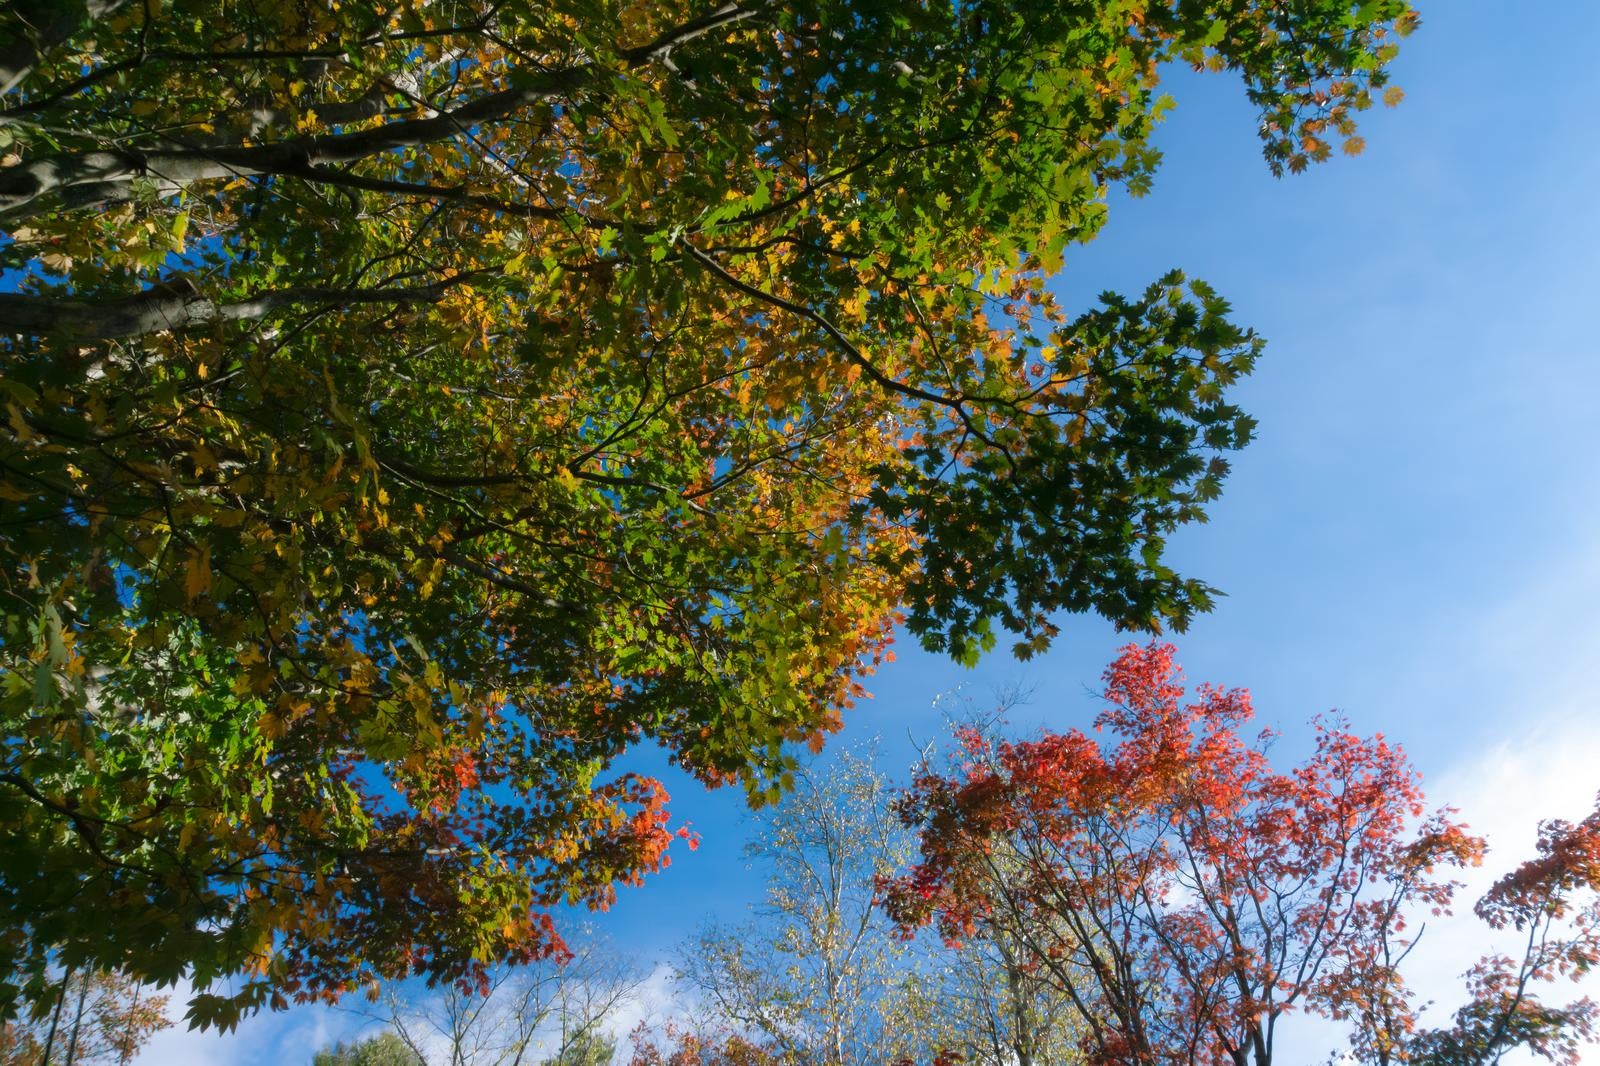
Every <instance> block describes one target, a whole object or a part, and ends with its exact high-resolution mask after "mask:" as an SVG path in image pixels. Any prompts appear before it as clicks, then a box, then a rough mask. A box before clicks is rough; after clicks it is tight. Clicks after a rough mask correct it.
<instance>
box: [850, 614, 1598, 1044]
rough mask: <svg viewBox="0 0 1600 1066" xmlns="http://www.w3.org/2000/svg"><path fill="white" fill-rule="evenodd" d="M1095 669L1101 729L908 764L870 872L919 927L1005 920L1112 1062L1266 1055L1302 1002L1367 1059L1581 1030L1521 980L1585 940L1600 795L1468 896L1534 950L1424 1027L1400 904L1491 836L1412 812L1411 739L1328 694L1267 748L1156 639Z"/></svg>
mask: <svg viewBox="0 0 1600 1066" xmlns="http://www.w3.org/2000/svg"><path fill="white" fill-rule="evenodd" d="M1105 680H1106V690H1105V695H1106V698H1107V700H1108V704H1109V705H1108V707H1107V708H1106V710H1105V711H1104V712H1103V713H1101V714H1100V716H1099V717H1098V718H1097V719H1096V722H1095V726H1096V729H1097V731H1105V732H1109V733H1110V734H1111V735H1112V736H1113V737H1115V738H1117V742H1116V743H1115V744H1114V745H1108V744H1103V743H1101V742H1099V741H1098V740H1096V739H1094V738H1092V737H1090V736H1088V735H1086V734H1084V733H1082V732H1079V731H1076V730H1074V731H1070V732H1065V733H1044V734H1042V735H1040V736H1038V737H1037V738H1035V739H1032V740H1027V741H1005V740H999V739H995V738H993V737H990V736H988V735H986V734H985V733H983V732H982V731H979V730H976V729H961V730H958V731H957V739H958V741H959V750H958V752H957V753H956V754H955V756H954V757H953V759H952V762H951V765H950V766H949V767H947V768H946V769H945V770H944V771H942V772H941V771H938V770H934V769H931V768H925V769H924V770H923V771H922V772H920V773H919V774H918V776H917V777H916V778H915V779H914V781H913V785H912V788H911V790H910V791H909V792H908V793H907V794H906V796H905V797H904V799H903V800H902V801H901V813H902V816H903V817H904V818H905V820H906V821H907V823H908V824H909V825H911V826H914V827H916V828H917V829H918V830H919V832H920V837H921V856H920V861H919V862H918V863H917V864H915V865H914V866H913V867H912V868H911V869H909V870H908V871H905V872H904V873H903V874H902V875H900V876H898V877H895V878H892V879H888V880H886V881H884V882H883V883H881V885H880V890H881V893H882V895H883V899H884V902H885V904H886V906H887V907H888V909H889V911H890V913H891V914H892V915H893V916H894V918H895V919H896V921H897V922H898V923H899V924H900V926H901V928H902V930H904V931H906V932H907V934H908V935H909V934H910V933H911V932H912V931H914V930H915V929H916V928H918V927H921V926H924V925H929V924H931V925H934V926H936V927H937V928H938V930H939V931H940V932H941V933H942V934H943V935H944V936H945V937H946V938H947V939H957V940H958V939H962V938H966V937H969V936H974V935H979V936H981V935H987V934H989V933H992V932H993V931H996V930H1004V931H1005V933H1006V934H1007V935H1009V936H1010V937H1012V938H1014V939H1015V940H1016V941H1017V942H1019V943H1021V944H1023V945H1024V946H1025V947H1026V949H1027V951H1028V953H1029V955H1030V957H1031V959H1030V961H1031V963H1032V965H1034V966H1036V967H1038V968H1039V969H1040V971H1041V972H1042V973H1045V974H1047V975H1048V976H1049V978H1050V979H1051V980H1052V981H1053V982H1054V983H1056V984H1057V985H1059V986H1060V987H1061V988H1062V989H1063V990H1065V991H1066V992H1067V993H1068V995H1069V999H1070V1001H1071V1002H1072V1004H1073V1006H1074V1008H1075V1012H1076V1013H1077V1015H1078V1016H1079V1020H1080V1023H1081V1025H1082V1034H1083V1035H1082V1043H1083V1052H1084V1056H1085V1059H1086V1061H1087V1062H1089V1063H1091V1064H1103V1066H1110V1064H1119V1066H1120V1064H1140V1066H1143V1064H1157V1063H1162V1064H1167V1063H1172V1064H1176V1063H1184V1064H1206V1066H1210V1064H1235V1066H1268V1064H1270V1063H1271V1061H1272V1054H1273V1046H1274V1040H1275V1037H1276V1036H1277V1033H1278V1023H1279V1021H1280V1020H1281V1019H1282V1018H1283V1017H1284V1016H1285V1015H1286V1014H1288V1013H1290V1012H1292V1011H1296V1010H1299V1011H1310V1012H1313V1013H1318V1014H1323V1015H1326V1016H1330V1017H1335V1018H1338V1019H1341V1020H1345V1021H1348V1022H1349V1023H1351V1025H1352V1028H1353V1030H1354V1035H1353V1037H1352V1047H1353V1048H1354V1050H1355V1051H1356V1052H1357V1054H1358V1055H1359V1056H1360V1057H1361V1058H1363V1059H1364V1060H1365V1061H1369V1062H1397V1063H1398V1062H1413V1063H1422V1062H1438V1063H1445V1062H1449V1063H1451V1064H1452V1066H1464V1064H1466V1063H1478V1062H1484V1063H1487V1062H1493V1061H1495V1056H1496V1055H1497V1054H1498V1053H1503V1051H1504V1050H1505V1048H1506V1047H1509V1046H1514V1045H1516V1044H1521V1045H1524V1046H1528V1047H1531V1048H1533V1049H1534V1050H1536V1051H1539V1052H1541V1053H1543V1054H1545V1055H1546V1057H1550V1058H1557V1057H1562V1056H1567V1054H1568V1049H1570V1048H1572V1047H1575V1046H1576V1040H1577V1039H1578V1038H1579V1037H1581V1036H1583V1035H1586V1032H1587V1030H1586V1026H1587V1024H1588V1019H1589V1008H1588V1007H1587V1006H1586V1005H1585V1003H1583V1002H1580V1003H1579V1004H1576V1005H1574V1006H1573V1007H1570V1008H1562V1009H1559V1010H1556V1009H1548V1010H1547V1009H1545V1008H1542V1007H1539V1006H1538V1005H1537V1002H1536V1001H1535V1000H1533V998H1532V997H1531V996H1530V995H1529V993H1528V985H1529V984H1530V982H1532V981H1535V980H1539V979H1541V978H1544V977H1548V976H1551V975H1553V974H1556V973H1569V974H1575V973H1578V972H1581V971H1582V970H1583V969H1584V968H1585V967H1587V966H1588V965H1589V964H1591V963H1592V962H1593V961H1594V960H1595V958H1596V955H1595V952H1594V937H1593V929H1594V926H1595V925H1596V924H1597V923H1596V921H1595V912H1594V911H1593V909H1592V908H1591V909H1590V910H1587V911H1583V912H1582V913H1581V914H1579V913H1577V911H1575V910H1574V908H1575V907H1576V904H1574V903H1573V902H1572V900H1573V898H1574V896H1573V894H1574V893H1575V892H1577V891H1578V890H1580V889H1582V888H1584V887H1587V888H1588V889H1593V888H1596V887H1600V848H1597V844H1596V841H1597V837H1600V815H1597V817H1596V818H1595V819H1591V820H1590V821H1589V822H1585V823H1583V826H1581V827H1571V826H1566V825H1565V824H1564V823H1555V824H1552V826H1550V827H1547V832H1546V840H1545V844H1546V847H1545V858H1544V859H1543V860H1541V861H1542V863H1543V865H1540V863H1539V862H1536V863H1533V864H1530V865H1529V866H1528V867H1524V868H1523V870H1520V871H1518V872H1517V873H1516V874H1513V875H1512V876H1511V877H1508V878H1507V879H1506V880H1504V881H1502V882H1501V883H1500V885H1499V886H1497V887H1496V888H1495V890H1494V891H1493V892H1491V893H1490V895H1489V896H1488V897H1486V899H1485V901H1484V903H1483V904H1481V905H1480V907H1479V914H1480V915H1481V916H1483V917H1484V918H1485V919H1486V920H1488V921H1489V923H1490V924H1491V925H1496V926H1501V925H1507V924H1514V925H1516V926H1517V927H1518V928H1524V927H1525V926H1532V927H1537V931H1535V932H1531V933H1530V936H1531V938H1532V939H1530V947H1529V951H1528V954H1527V957H1526V958H1525V959H1524V960H1523V961H1522V962H1520V963H1519V962H1514V961H1513V960H1511V959H1508V958H1506V959H1503V958H1498V957H1496V958H1491V959H1486V960H1485V961H1484V962H1483V963H1482V964H1480V967H1479V968H1478V970H1477V971H1475V972H1476V973H1477V977H1476V978H1475V979H1474V981H1473V982H1472V983H1471V986H1470V991H1471V993H1472V1001H1471V1003H1470V1004H1469V1005H1468V1007H1465V1008H1463V1010H1462V1012H1461V1013H1460V1014H1458V1017H1457V1022H1456V1024H1455V1025H1454V1026H1453V1027H1452V1028H1449V1029H1445V1030H1437V1031H1427V1032H1423V1031H1419V1026H1418V1021H1417V1011H1416V1008H1415V1007H1414V1005H1413V1003H1412V1000H1411V997H1410V994H1409V993H1408V990H1407V988H1406V986H1405V983H1404V981H1403V980H1402V979H1401V976H1400V970H1399V964H1400V962H1401V961H1402V960H1403V958H1404V957H1405V955H1406V953H1407V952H1408V951H1409V950H1410V946H1411V944H1413V943H1414V942H1415V938H1414V936H1413V935H1412V934H1411V932H1410V931H1409V930H1408V928H1407V922H1408V921H1409V920H1411V919H1413V918H1414V917H1415V916H1416V915H1417V914H1418V913H1419V912H1422V913H1426V912H1429V911H1431V912H1432V913H1434V914H1439V913H1443V912H1445V911H1447V910H1448V908H1449V905H1450V903H1451V899H1452V895H1453V893H1454V891H1455V889H1456V888H1457V887H1459V886H1458V883H1457V882H1455V881H1453V880H1451V879H1450V877H1449V876H1448V871H1449V870H1450V869H1451V868H1459V867H1461V866H1464V865H1476V864H1477V863H1478V862H1479V860H1480V858H1481V856H1482V854H1483V850H1484V849H1483V842H1482V841H1481V840H1479V839H1477V838H1475V837H1472V836H1470V835H1468V834H1467V832H1466V831H1465V829H1464V827H1463V826H1462V825H1460V824H1459V823H1457V822H1456V821H1454V820H1453V818H1452V817H1451V814H1452V812H1451V811H1449V810H1448V809H1446V810H1443V811H1440V812H1437V813H1434V814H1431V815H1425V814H1424V807H1423V796H1422V792H1421V789H1420V787H1419V778H1418V775H1417V773H1416V772H1415V771H1414V770H1413V769H1412V767H1411V766H1410V764H1409V762H1408V761H1407V759H1406V757H1405V755H1404V753H1403V752H1402V751H1401V750H1400V749H1399V748H1398V747H1397V746H1395V745H1393V744H1391V743H1389V742H1388V741H1386V740H1385V739H1384V738H1383V737H1382V735H1378V736H1374V737H1370V738H1363V737H1359V736H1357V735H1355V734H1353V733H1351V732H1350V731H1349V729H1348V727H1347V725H1346V723H1344V722H1343V721H1342V720H1340V719H1337V718H1322V719H1318V720H1317V721H1316V722H1315V723H1314V725H1315V734H1316V745H1315V750H1314V752H1313V753H1312V755H1311V756H1310V757H1309V758H1308V759H1307V760H1306V761H1304V762H1303V763H1301V764H1300V765H1298V766H1295V767H1294V768H1292V769H1290V770H1288V771H1286V772H1281V771H1278V770H1275V769H1274V768H1273V767H1272V766H1271V764H1270V762H1269V760H1268V757H1267V748H1268V745H1269V742H1270V740H1271V739H1272V734H1271V733H1270V732H1266V731H1264V732H1262V733H1260V734H1259V735H1258V736H1257V737H1255V738H1253V739H1248V740H1247V739H1246V738H1245V737H1244V736H1242V735H1241V730H1243V729H1245V728H1246V727H1247V726H1248V724H1249V723H1250V720H1251V718H1252V716H1253V712H1252V709H1251V704H1250V696H1249V693H1248V692H1246V691H1244V690H1242V689H1222V688H1217V687H1213V686H1201V687H1199V688H1198V689H1197V690H1196V692H1195V694H1194V696H1193V698H1186V693H1185V690H1184V688H1183V687H1182V685H1181V684H1180V680H1181V678H1180V674H1179V671H1178V668H1177V666H1176V664H1175V663H1174V661H1173V649H1172V648H1171V647H1170V646H1165V645H1151V646H1147V647H1138V646H1133V645H1130V646H1128V647H1126V648H1124V649H1123V650H1122V652H1121V653H1120V655H1119V656H1118V658H1117V659H1116V661H1115V662H1113V663H1112V665H1111V667H1110V668H1109V669H1108V670H1107V672H1106V674H1105ZM1591 823H1594V824H1591ZM1585 864H1587V865H1585ZM1574 918H1576V919H1577V921H1575V922H1573V921H1572V919H1574ZM1563 921H1566V922H1568V924H1573V925H1575V926H1576V927H1577V931H1576V933H1575V934H1574V935H1573V936H1572V937H1571V938H1569V939H1560V938H1558V937H1556V936H1555V935H1554V933H1553V930H1554V928H1555V926H1554V925H1553V924H1552V923H1558V922H1563ZM1562 928H1563V929H1565V926H1563V927H1562ZM1540 1011H1544V1013H1539V1012H1540ZM1469 1047H1470V1048H1471V1049H1475V1050H1473V1054H1472V1056H1469V1057H1466V1058H1463V1057H1461V1054H1463V1053H1464V1052H1463V1050H1462V1049H1464V1048H1469ZM1567 1061H1575V1060H1574V1059H1571V1058H1570V1057H1568V1058H1567Z"/></svg>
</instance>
